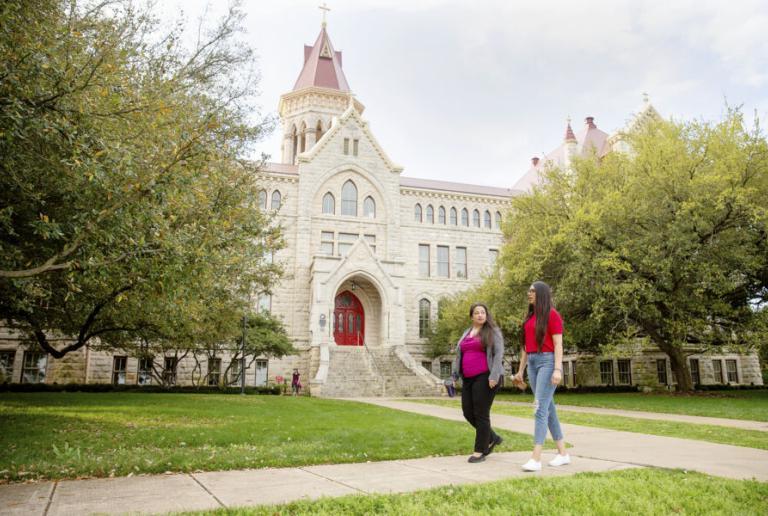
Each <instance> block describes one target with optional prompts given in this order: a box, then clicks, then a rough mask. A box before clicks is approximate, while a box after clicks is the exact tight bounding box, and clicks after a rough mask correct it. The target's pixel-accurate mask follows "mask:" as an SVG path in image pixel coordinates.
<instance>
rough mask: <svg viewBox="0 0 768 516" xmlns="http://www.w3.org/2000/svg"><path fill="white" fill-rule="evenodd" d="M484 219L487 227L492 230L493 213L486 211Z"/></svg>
mask: <svg viewBox="0 0 768 516" xmlns="http://www.w3.org/2000/svg"><path fill="white" fill-rule="evenodd" d="M483 219H484V221H485V227H487V228H488V229H491V212H490V211H488V210H485V214H484V215H483Z"/></svg>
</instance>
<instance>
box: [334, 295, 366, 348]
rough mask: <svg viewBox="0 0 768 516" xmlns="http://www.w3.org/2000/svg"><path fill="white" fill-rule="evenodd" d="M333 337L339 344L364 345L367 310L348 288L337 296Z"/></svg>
mask: <svg viewBox="0 0 768 516" xmlns="http://www.w3.org/2000/svg"><path fill="white" fill-rule="evenodd" d="M333 338H334V340H336V344H338V345H339V346H362V345H363V339H364V338H365V312H364V311H363V305H362V303H360V300H359V299H358V298H357V296H355V295H354V294H353V293H352V292H350V291H348V290H345V291H344V292H342V293H341V294H339V295H338V296H336V303H335V306H334V310H333Z"/></svg>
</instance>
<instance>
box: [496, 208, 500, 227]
mask: <svg viewBox="0 0 768 516" xmlns="http://www.w3.org/2000/svg"><path fill="white" fill-rule="evenodd" d="M496 229H501V212H498V211H497V212H496Z"/></svg>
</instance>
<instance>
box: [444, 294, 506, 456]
mask: <svg viewBox="0 0 768 516" xmlns="http://www.w3.org/2000/svg"><path fill="white" fill-rule="evenodd" d="M469 316H470V318H471V320H472V326H470V327H469V328H468V329H467V331H465V332H464V334H463V335H462V336H461V339H459V342H458V344H456V360H455V361H454V363H453V371H452V374H451V376H452V378H453V380H454V381H455V380H458V379H459V378H461V379H462V382H463V383H462V388H461V409H462V411H463V412H464V418H465V419H466V420H467V421H469V424H470V425H472V426H473V427H474V428H475V448H474V450H475V452H474V453H473V454H472V455H470V457H469V462H482V461H484V460H485V457H486V455H488V454H489V453H491V452H492V451H493V448H494V447H495V446H496V445H498V444H501V442H502V438H501V436H500V435H497V434H496V433H495V432H494V431H493V429H492V428H491V405H492V404H493V398H494V396H496V390H497V388H498V386H499V383H500V382H501V381H502V380H503V375H504V367H503V366H502V358H503V356H504V337H502V335H501V330H499V327H498V326H496V324H495V323H494V322H493V317H491V313H490V312H489V311H488V307H487V306H485V305H484V304H482V303H475V304H473V305H472V306H471V307H470V308H469Z"/></svg>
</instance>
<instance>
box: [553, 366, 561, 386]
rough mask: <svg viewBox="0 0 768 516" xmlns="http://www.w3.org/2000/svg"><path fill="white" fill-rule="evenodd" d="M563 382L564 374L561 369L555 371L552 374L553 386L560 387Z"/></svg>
mask: <svg viewBox="0 0 768 516" xmlns="http://www.w3.org/2000/svg"><path fill="white" fill-rule="evenodd" d="M562 381H563V373H562V371H560V369H555V370H554V371H553V372H552V385H560V382H562Z"/></svg>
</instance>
